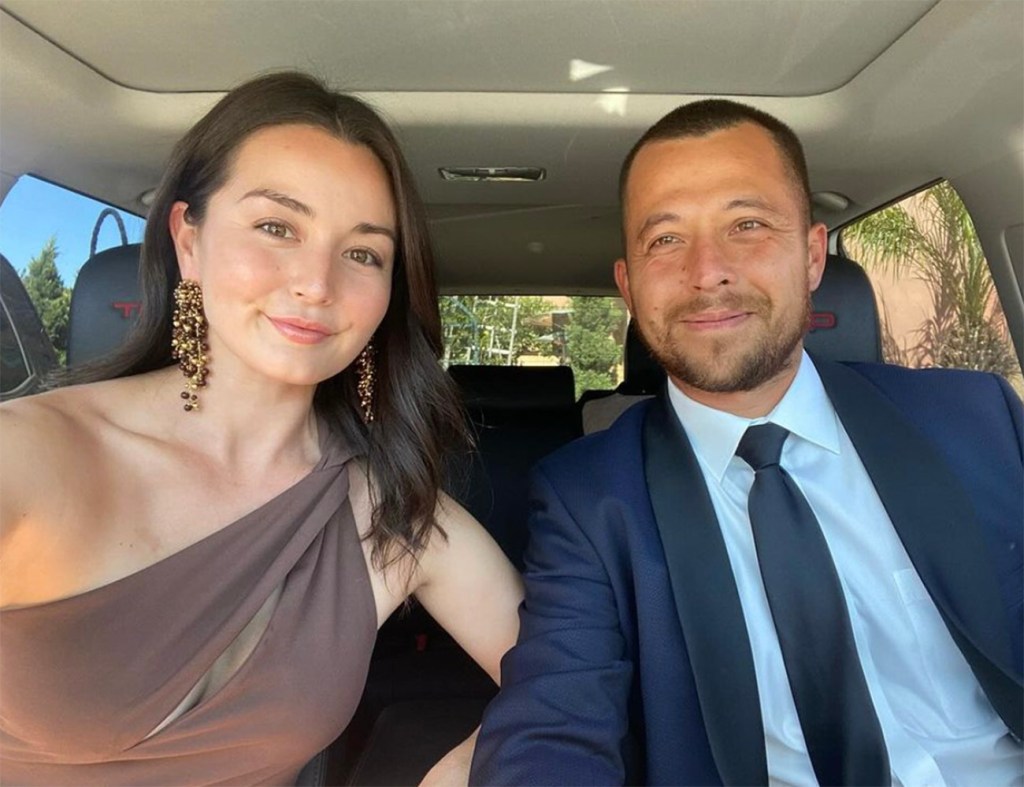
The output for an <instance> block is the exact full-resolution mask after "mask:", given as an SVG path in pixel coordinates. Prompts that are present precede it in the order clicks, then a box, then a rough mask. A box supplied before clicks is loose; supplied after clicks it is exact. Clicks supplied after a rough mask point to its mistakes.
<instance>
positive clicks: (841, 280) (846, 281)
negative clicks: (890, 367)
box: [804, 254, 883, 363]
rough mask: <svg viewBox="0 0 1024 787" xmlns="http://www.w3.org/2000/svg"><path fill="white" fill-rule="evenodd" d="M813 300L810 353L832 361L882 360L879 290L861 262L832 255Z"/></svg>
mask: <svg viewBox="0 0 1024 787" xmlns="http://www.w3.org/2000/svg"><path fill="white" fill-rule="evenodd" d="M811 303H812V314H811V329H810V331H809V332H808V334H807V336H806V338H805V339H804V347H806V348H807V350H808V352H811V353H814V354H815V355H817V356H819V357H821V358H827V359H828V360H830V361H869V362H875V363H881V362H882V360H883V359H882V335H881V329H880V327H879V324H878V306H877V305H876V303H875V291H874V289H873V288H872V287H871V281H870V279H868V276H867V274H866V273H864V269H863V268H861V267H860V265H858V264H857V263H856V262H854V261H853V260H848V259H846V258H845V257H839V256H836V255H834V254H829V255H828V259H827V260H826V262H825V273H824V275H823V276H822V277H821V284H820V285H819V287H818V289H817V291H816V292H814V293H812V295H811Z"/></svg>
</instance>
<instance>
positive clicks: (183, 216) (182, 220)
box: [167, 200, 199, 281]
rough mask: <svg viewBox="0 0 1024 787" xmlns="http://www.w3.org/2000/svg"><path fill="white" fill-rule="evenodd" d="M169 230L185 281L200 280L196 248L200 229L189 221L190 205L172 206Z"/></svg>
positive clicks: (168, 220) (168, 219)
mask: <svg viewBox="0 0 1024 787" xmlns="http://www.w3.org/2000/svg"><path fill="white" fill-rule="evenodd" d="M167 229H168V230H169V231H170V233H171V241H172V242H173V243H174V252H175V254H176V255H177V257H178V271H179V272H180V273H181V278H183V279H193V280H195V281H198V280H199V264H198V262H197V260H196V255H195V247H196V235H197V231H198V228H197V227H196V225H195V224H193V223H192V222H191V221H189V218H188V203H187V202H181V201H180V200H179V201H178V202H175V203H174V204H173V205H172V206H171V214H170V216H168V218H167Z"/></svg>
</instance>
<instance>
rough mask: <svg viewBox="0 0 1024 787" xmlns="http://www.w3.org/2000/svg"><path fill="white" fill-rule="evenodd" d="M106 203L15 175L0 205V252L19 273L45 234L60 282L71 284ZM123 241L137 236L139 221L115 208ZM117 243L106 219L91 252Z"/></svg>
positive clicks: (112, 224)
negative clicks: (54, 245) (52, 244)
mask: <svg viewBox="0 0 1024 787" xmlns="http://www.w3.org/2000/svg"><path fill="white" fill-rule="evenodd" d="M106 207H108V206H107V205H105V204H104V203H102V202H97V201H96V200H94V199H90V198H89V197H84V196H82V195H81V194H77V193H75V192H73V191H68V190H67V189H63V188H61V187H59V186H54V185H52V184H50V183H47V182H46V181H43V180H38V179H36V178H33V177H31V176H29V175H25V176H23V177H21V178H19V180H18V182H17V183H15V184H14V188H12V189H11V190H10V192H9V193H8V194H7V197H6V198H5V199H4V201H3V204H2V205H0V253H2V254H3V255H4V256H5V257H6V258H7V259H8V260H9V261H10V263H11V265H13V266H14V269H15V270H16V271H18V273H23V272H24V270H25V268H26V266H27V265H28V263H29V260H31V259H32V258H33V257H35V256H36V255H37V254H38V253H39V251H40V250H41V249H42V248H43V246H44V245H46V241H47V240H49V238H50V236H51V235H53V236H56V238H57V252H58V254H57V270H58V271H60V275H61V277H62V278H63V279H64V285H65V286H66V287H70V286H72V285H73V284H74V283H75V277H76V276H77V275H78V269H79V268H81V267H82V265H83V264H84V263H85V261H86V259H88V257H89V241H90V240H91V239H92V230H93V227H94V226H95V225H96V219H97V218H98V217H99V215H100V211H102V210H103V209H104V208H106ZM118 212H119V213H120V214H121V218H122V220H123V221H124V224H125V230H126V232H127V234H128V242H129V243H138V242H139V241H141V240H142V231H143V227H144V226H145V222H144V221H143V220H142V219H141V218H139V217H138V216H134V215H132V214H131V213H127V212H125V211H123V210H119V211H118ZM120 243H121V237H120V234H119V233H118V231H117V222H115V221H114V220H113V219H112V218H107V219H106V220H105V221H104V222H103V228H102V229H101V230H100V236H99V238H98V239H97V241H96V249H97V251H102V250H103V249H106V248H109V247H110V246H117V245H118V244H120Z"/></svg>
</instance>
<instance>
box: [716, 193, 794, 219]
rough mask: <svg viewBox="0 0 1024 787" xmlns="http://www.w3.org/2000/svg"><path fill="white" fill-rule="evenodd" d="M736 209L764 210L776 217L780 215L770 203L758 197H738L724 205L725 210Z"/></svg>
mask: <svg viewBox="0 0 1024 787" xmlns="http://www.w3.org/2000/svg"><path fill="white" fill-rule="evenodd" d="M737 208H753V209H754V210H764V211H767V212H769V213H774V214H775V215H777V216H780V215H782V214H781V212H780V211H779V210H778V209H777V208H776V207H775V206H774V205H772V204H771V203H770V202H766V201H765V200H763V199H761V198H760V197H738V198H736V199H734V200H730V201H729V202H728V204H726V206H725V209H726V210H736V209H737Z"/></svg>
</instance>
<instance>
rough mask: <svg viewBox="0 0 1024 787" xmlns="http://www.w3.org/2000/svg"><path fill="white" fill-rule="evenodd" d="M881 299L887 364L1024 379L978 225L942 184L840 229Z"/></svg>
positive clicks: (1022, 384)
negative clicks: (950, 369) (982, 248)
mask: <svg viewBox="0 0 1024 787" xmlns="http://www.w3.org/2000/svg"><path fill="white" fill-rule="evenodd" d="M840 242H841V245H842V247H843V249H844V251H845V252H846V253H847V254H848V255H849V256H850V258H851V259H854V260H857V261H858V262H860V263H861V264H862V265H863V266H864V269H865V270H866V271H867V274H868V276H869V277H870V279H871V282H872V285H873V286H874V288H875V293H876V295H877V297H878V301H879V311H880V313H881V320H882V344H883V346H882V351H883V354H884V356H885V360H886V361H888V362H890V363H898V364H901V365H903V366H911V367H927V366H941V367H953V368H960V369H978V370H982V371H988V372H996V373H998V374H1001V375H1003V376H1004V377H1005V378H1006V379H1007V380H1009V381H1010V383H1011V385H1013V387H1014V388H1015V389H1016V390H1017V392H1018V393H1021V394H1024V379H1022V377H1021V369H1020V365H1019V364H1018V362H1017V357H1016V355H1015V353H1014V348H1013V342H1012V341H1011V339H1010V331H1009V328H1008V327H1007V324H1006V318H1005V317H1004V315H1003V310H1002V307H1001V306H1000V304H999V296H998V294H997V293H996V289H995V285H994V284H993V282H992V275H991V273H990V271H989V266H988V262H987V260H986V259H985V255H984V253H983V252H982V250H981V244H980V243H979V242H978V236H977V234H976V232H975V230H974V224H973V223H972V222H971V217H970V216H969V215H968V213H967V209H966V207H965V206H964V204H963V202H962V201H961V200H960V197H959V196H958V195H957V193H956V191H954V189H953V187H952V186H951V185H950V184H949V183H947V182H945V181H943V182H941V183H937V184H935V185H934V186H931V187H929V188H927V189H924V190H923V191H919V192H917V193H916V194H913V195H911V196H910V197H907V198H905V199H903V200H901V201H900V202H897V203H895V204H893V205H890V206H889V207H887V208H883V209H882V210H879V211H877V212H875V213H872V214H871V215H870V216H866V217H864V218H862V219H860V220H859V221H856V222H854V223H853V224H850V225H849V226H847V227H845V228H844V229H843V230H842V233H841V235H840Z"/></svg>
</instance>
